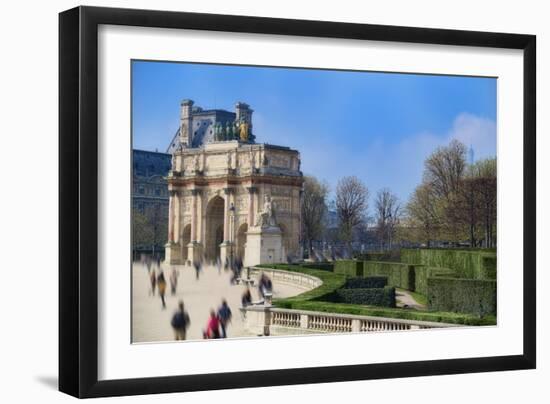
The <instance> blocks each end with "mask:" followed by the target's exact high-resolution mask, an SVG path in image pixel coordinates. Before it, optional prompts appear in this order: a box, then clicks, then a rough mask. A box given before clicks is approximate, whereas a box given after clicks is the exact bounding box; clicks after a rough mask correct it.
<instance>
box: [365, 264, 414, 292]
mask: <svg viewBox="0 0 550 404" xmlns="http://www.w3.org/2000/svg"><path fill="white" fill-rule="evenodd" d="M376 275H378V276H387V277H388V286H394V287H397V288H402V289H409V290H414V267H413V266H412V265H407V264H401V263H399V262H377V261H365V262H363V276H376Z"/></svg>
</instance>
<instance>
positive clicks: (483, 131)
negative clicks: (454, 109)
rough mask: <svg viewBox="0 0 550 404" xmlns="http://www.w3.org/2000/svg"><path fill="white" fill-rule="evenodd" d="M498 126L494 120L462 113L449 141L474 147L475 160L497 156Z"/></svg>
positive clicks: (454, 124)
mask: <svg viewBox="0 0 550 404" xmlns="http://www.w3.org/2000/svg"><path fill="white" fill-rule="evenodd" d="M496 133H497V130H496V124H495V122H494V121H493V120H492V119H488V118H484V117H479V116H476V115H472V114H469V113H462V114H460V115H459V116H457V117H456V119H455V120H454V122H453V128H452V129H451V131H450V133H449V140H451V139H457V140H459V141H461V142H462V143H464V144H465V145H466V146H467V147H468V148H469V147H470V146H472V147H473V149H474V153H475V158H476V160H477V159H481V158H487V157H493V156H496Z"/></svg>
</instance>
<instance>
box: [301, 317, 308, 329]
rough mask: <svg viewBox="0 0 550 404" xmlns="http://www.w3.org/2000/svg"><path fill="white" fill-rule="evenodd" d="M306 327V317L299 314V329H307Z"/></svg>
mask: <svg viewBox="0 0 550 404" xmlns="http://www.w3.org/2000/svg"><path fill="white" fill-rule="evenodd" d="M307 327H308V315H307V314H300V328H305V329H307Z"/></svg>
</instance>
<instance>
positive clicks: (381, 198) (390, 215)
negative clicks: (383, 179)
mask: <svg viewBox="0 0 550 404" xmlns="http://www.w3.org/2000/svg"><path fill="white" fill-rule="evenodd" d="M374 209H375V212H376V217H375V220H376V232H377V235H378V238H379V240H380V241H381V244H382V246H384V245H386V246H387V248H389V249H391V245H392V239H393V238H394V235H395V227H396V226H397V224H398V223H399V216H400V215H401V205H400V203H399V199H398V198H397V196H396V195H394V194H393V193H392V192H391V191H390V190H389V189H388V188H383V189H381V190H380V191H378V193H377V195H376V201H375V202H374Z"/></svg>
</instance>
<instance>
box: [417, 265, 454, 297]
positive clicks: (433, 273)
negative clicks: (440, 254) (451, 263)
mask: <svg viewBox="0 0 550 404" xmlns="http://www.w3.org/2000/svg"><path fill="white" fill-rule="evenodd" d="M412 267H413V270H414V289H409V290H412V291H413V292H418V293H420V294H422V295H424V296H428V278H431V277H441V276H444V277H447V278H454V277H455V272H454V271H453V270H452V269H448V268H435V267H428V266H424V265H414V266H412Z"/></svg>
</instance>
